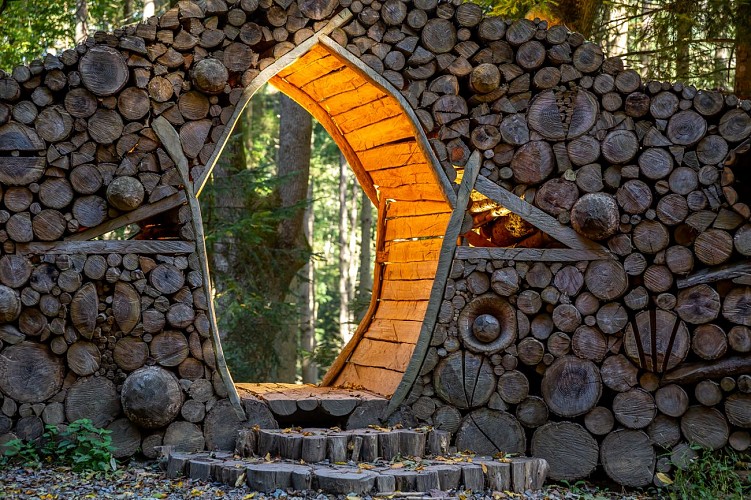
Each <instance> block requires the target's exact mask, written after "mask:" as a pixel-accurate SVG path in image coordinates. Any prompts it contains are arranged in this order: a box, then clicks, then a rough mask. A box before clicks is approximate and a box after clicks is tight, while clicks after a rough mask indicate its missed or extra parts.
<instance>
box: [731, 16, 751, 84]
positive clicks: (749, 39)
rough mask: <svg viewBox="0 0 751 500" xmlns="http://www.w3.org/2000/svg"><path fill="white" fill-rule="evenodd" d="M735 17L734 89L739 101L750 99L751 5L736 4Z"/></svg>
mask: <svg viewBox="0 0 751 500" xmlns="http://www.w3.org/2000/svg"><path fill="white" fill-rule="evenodd" d="M737 9H738V10H737V15H736V16H735V19H736V25H735V88H734V90H733V91H734V93H735V94H736V95H737V96H738V97H739V98H741V99H748V98H749V97H751V4H749V3H748V2H738V7H737Z"/></svg>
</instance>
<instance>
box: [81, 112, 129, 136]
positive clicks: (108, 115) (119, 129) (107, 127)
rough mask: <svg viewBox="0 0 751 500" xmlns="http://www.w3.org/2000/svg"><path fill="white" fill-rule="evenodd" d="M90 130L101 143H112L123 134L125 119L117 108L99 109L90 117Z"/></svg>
mask: <svg viewBox="0 0 751 500" xmlns="http://www.w3.org/2000/svg"><path fill="white" fill-rule="evenodd" d="M88 131H89V135H90V136H91V138H92V139H94V140H95V141H96V142H98V143H99V144H112V143H113V142H115V141H117V140H118V139H119V138H120V137H121V136H122V133H123V120H122V118H121V117H120V115H119V114H118V113H117V112H116V111H115V110H112V109H99V110H97V111H96V113H94V116H92V117H91V118H89V121H88Z"/></svg>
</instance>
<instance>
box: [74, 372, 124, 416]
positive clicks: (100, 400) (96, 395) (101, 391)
mask: <svg viewBox="0 0 751 500" xmlns="http://www.w3.org/2000/svg"><path fill="white" fill-rule="evenodd" d="M119 414H120V399H119V398H118V394H117V389H116V388H115V384H114V383H113V382H112V381H111V380H109V379H108V378H106V377H83V378H79V379H78V380H76V381H75V382H74V383H73V385H72V386H71V387H70V389H68V394H67V396H66V397H65V417H66V418H67V419H68V422H75V421H76V420H79V419H82V418H88V419H89V420H91V422H92V423H93V424H94V426H96V427H106V426H107V425H109V424H110V423H111V422H112V421H113V420H115V418H117V416H118V415H119Z"/></svg>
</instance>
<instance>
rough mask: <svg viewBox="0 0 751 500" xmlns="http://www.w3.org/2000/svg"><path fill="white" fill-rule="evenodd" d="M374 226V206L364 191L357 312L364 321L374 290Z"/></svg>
mask: <svg viewBox="0 0 751 500" xmlns="http://www.w3.org/2000/svg"><path fill="white" fill-rule="evenodd" d="M372 227H373V207H372V204H371V203H370V199H369V198H368V195H367V194H365V191H362V196H361V198H360V266H359V269H358V275H359V276H358V285H357V310H356V312H355V316H356V318H357V321H362V317H363V315H364V314H365V312H366V311H367V309H368V304H369V302H370V296H371V293H372V291H373V270H372V268H371V266H370V261H371V255H372V249H371V246H372V238H371V230H372Z"/></svg>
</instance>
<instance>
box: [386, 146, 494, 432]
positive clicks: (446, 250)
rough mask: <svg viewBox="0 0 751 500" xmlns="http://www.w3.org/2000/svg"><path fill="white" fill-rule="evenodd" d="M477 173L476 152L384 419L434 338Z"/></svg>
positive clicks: (399, 399) (411, 380) (414, 375)
mask: <svg viewBox="0 0 751 500" xmlns="http://www.w3.org/2000/svg"><path fill="white" fill-rule="evenodd" d="M479 173H480V153H479V152H477V151H476V152H474V153H473V154H472V156H470V159H469V161H468V162H467V165H466V167H465V169H464V175H463V176H462V183H461V184H460V186H459V192H458V194H457V198H456V205H455V206H456V208H455V209H454V212H453V213H452V214H451V218H450V219H449V224H448V228H447V229H446V236H445V237H444V238H443V243H442V245H441V252H440V256H439V258H438V268H437V269H436V275H435V281H434V283H433V289H432V291H431V293H430V301H429V305H428V308H427V310H426V311H425V317H424V318H423V323H422V327H421V329H420V338H419V339H418V340H417V345H415V350H414V352H413V354H412V359H411V360H410V362H409V366H407V370H406V371H405V373H404V378H403V379H402V380H401V382H400V383H399V386H398V387H397V389H396V391H395V392H394V394H393V395H392V397H391V400H390V401H389V405H388V407H386V410H385V411H384V414H383V418H386V417H388V416H389V415H391V414H392V413H393V412H394V411H396V409H397V408H398V407H399V405H400V404H401V403H402V401H404V399H405V398H406V397H407V394H408V393H409V391H410V389H411V388H412V384H414V382H415V380H416V379H417V376H418V374H419V373H420V369H421V367H422V364H423V361H424V360H425V356H426V354H427V351H428V347H429V346H430V341H431V339H432V336H433V329H434V328H435V325H436V321H437V319H438V311H439V309H440V306H441V301H442V300H443V293H444V290H445V287H446V280H447V279H448V276H449V273H450V271H451V264H452V262H453V259H454V254H455V252H456V241H457V238H459V232H460V231H461V226H462V221H463V220H464V211H465V209H464V207H466V206H467V203H468V202H469V199H470V194H471V192H472V189H474V187H475V181H476V180H477V177H478V175H479Z"/></svg>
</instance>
